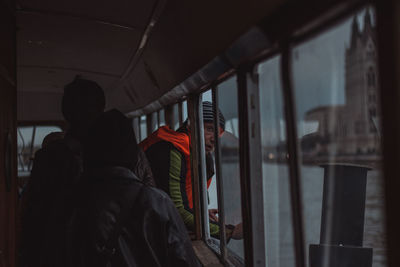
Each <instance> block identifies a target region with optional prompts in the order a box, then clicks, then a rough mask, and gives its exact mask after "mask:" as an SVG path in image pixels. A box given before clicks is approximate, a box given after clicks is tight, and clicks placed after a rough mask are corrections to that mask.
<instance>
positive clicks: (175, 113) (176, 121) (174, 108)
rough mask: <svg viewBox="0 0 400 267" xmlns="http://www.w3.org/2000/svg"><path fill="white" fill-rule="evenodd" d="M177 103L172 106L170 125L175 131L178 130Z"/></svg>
mask: <svg viewBox="0 0 400 267" xmlns="http://www.w3.org/2000/svg"><path fill="white" fill-rule="evenodd" d="M178 105H179V103H176V104H174V106H173V108H172V109H173V122H172V125H174V129H175V130H177V129H178V128H179V108H178Z"/></svg>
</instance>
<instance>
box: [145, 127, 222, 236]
mask: <svg viewBox="0 0 400 267" xmlns="http://www.w3.org/2000/svg"><path fill="white" fill-rule="evenodd" d="M139 146H141V147H142V149H143V150H144V151H145V153H146V156H147V158H148V160H149V162H150V166H151V170H152V172H153V176H154V179H155V182H156V185H157V187H158V188H160V189H162V190H164V191H165V192H167V193H168V195H169V196H170V197H171V199H172V201H173V202H174V204H175V207H176V208H177V209H178V211H179V214H180V215H181V217H182V219H183V222H184V223H185V225H186V227H187V228H188V229H189V230H191V231H194V214H193V197H192V176H191V168H190V138H189V134H188V132H187V131H185V130H178V131H173V130H171V129H170V128H169V127H168V126H163V127H161V128H159V129H158V130H157V131H156V132H154V133H152V134H151V135H150V136H149V137H147V138H146V139H145V140H143V141H142V142H141V143H140V144H139ZM210 183H211V177H209V178H208V179H207V188H208V187H209V186H210ZM210 234H211V236H213V237H216V238H219V226H218V224H217V223H215V222H212V221H210Z"/></svg>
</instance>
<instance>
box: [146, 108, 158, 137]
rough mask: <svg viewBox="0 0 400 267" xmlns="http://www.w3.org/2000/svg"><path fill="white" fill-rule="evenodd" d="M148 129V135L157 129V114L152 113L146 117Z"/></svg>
mask: <svg viewBox="0 0 400 267" xmlns="http://www.w3.org/2000/svg"><path fill="white" fill-rule="evenodd" d="M148 120H149V121H148V124H147V125H148V127H149V130H150V131H149V133H150V134H151V133H153V132H154V131H156V130H157V129H158V128H157V126H158V112H153V113H151V114H150V115H148Z"/></svg>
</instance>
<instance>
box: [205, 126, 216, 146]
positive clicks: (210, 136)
mask: <svg viewBox="0 0 400 267" xmlns="http://www.w3.org/2000/svg"><path fill="white" fill-rule="evenodd" d="M204 145H205V150H206V153H210V152H213V151H214V145H215V142H214V123H212V122H205V123H204Z"/></svg>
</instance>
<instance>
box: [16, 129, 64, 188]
mask: <svg viewBox="0 0 400 267" xmlns="http://www.w3.org/2000/svg"><path fill="white" fill-rule="evenodd" d="M17 131H18V140H17V142H18V143H17V147H18V155H17V157H18V190H19V192H20V193H21V192H22V191H23V189H24V187H25V185H26V183H27V182H28V179H29V175H30V171H31V169H32V163H33V158H34V155H35V153H36V151H38V150H39V149H40V148H42V143H43V140H44V138H45V137H46V136H47V135H48V134H50V133H53V132H62V130H61V128H60V127H58V126H22V127H18V129H17ZM59 138H62V136H61V137H59ZM52 139H54V138H52ZM48 140H49V139H48Z"/></svg>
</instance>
